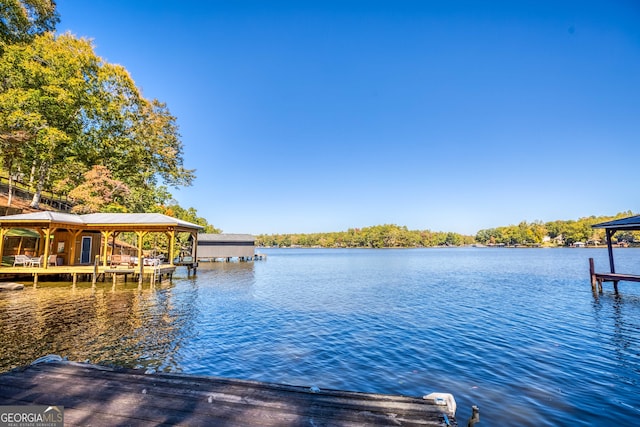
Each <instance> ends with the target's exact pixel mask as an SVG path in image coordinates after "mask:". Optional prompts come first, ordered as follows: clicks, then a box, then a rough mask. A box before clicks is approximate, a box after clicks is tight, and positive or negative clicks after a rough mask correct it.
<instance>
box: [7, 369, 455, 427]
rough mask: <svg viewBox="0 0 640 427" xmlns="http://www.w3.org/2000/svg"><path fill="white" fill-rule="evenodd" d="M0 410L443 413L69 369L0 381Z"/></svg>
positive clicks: (373, 400)
mask: <svg viewBox="0 0 640 427" xmlns="http://www.w3.org/2000/svg"><path fill="white" fill-rule="evenodd" d="M52 399H53V400H55V401H51V400H52ZM0 402H2V404H19V403H21V404H26V403H38V404H52V405H54V404H55V405H62V406H64V407H65V421H66V422H67V423H68V424H69V425H73V424H74V423H76V421H75V420H77V423H78V424H88V423H90V424H91V425H114V423H115V424H129V425H143V424H146V425H149V424H157V425H164V424H167V425H224V426H227V425H228V426H235V425H263V426H272V425H273V426H289V425H291V426H296V425H345V426H347V425H354V426H355V425H372V426H376V425H422V426H442V425H443V423H442V419H443V416H442V412H443V411H446V410H447V407H444V408H443V407H442V406H439V405H436V404H434V402H432V401H427V400H423V399H417V398H411V397H406V396H390V395H378V394H370V393H354V392H345V391H339V390H321V391H320V392H316V393H314V392H312V391H311V390H309V389H308V388H306V387H299V386H289V385H282V384H269V383H261V382H256V381H245V380H232V379H224V378H214V377H201V376H190V375H182V374H152V375H145V374H143V373H141V372H139V371H134V370H123V369H113V368H106V367H95V366H94V365H87V364H75V363H69V362H66V363H65V362H62V363H58V362H56V363H45V364H38V365H33V366H30V367H27V368H26V369H23V370H15V371H11V372H7V373H5V374H2V375H0ZM67 414H69V415H68V416H67ZM451 415H452V414H450V416H449V420H450V421H451V425H454V426H455V425H457V424H455V419H454V417H453V416H451ZM122 419H124V420H125V421H123V420H122Z"/></svg>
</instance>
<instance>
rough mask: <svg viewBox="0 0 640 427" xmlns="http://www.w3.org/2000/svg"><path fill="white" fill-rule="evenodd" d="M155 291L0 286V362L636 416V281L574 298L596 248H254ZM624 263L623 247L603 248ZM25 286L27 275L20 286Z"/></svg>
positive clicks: (562, 415) (505, 410)
mask: <svg viewBox="0 0 640 427" xmlns="http://www.w3.org/2000/svg"><path fill="white" fill-rule="evenodd" d="M262 252H266V253H267V254H268V255H269V257H268V260H267V261H257V262H254V263H227V264H224V263H215V264H204V265H202V266H201V268H200V269H199V270H198V275H197V278H195V279H194V278H188V277H186V271H184V270H178V274H177V275H176V276H174V279H173V281H172V282H171V283H166V282H165V283H164V284H162V285H161V286H157V287H156V288H155V289H152V290H151V289H149V285H148V284H145V286H144V289H142V290H138V287H137V284H133V283H130V284H123V283H118V284H117V285H116V287H115V288H112V286H111V283H98V285H97V286H96V288H95V289H91V286H90V284H81V285H78V286H77V287H76V288H72V287H71V284H70V283H62V282H60V283H40V284H39V285H38V288H37V289H33V288H32V286H30V285H29V286H27V287H26V289H25V290H24V291H16V292H2V293H0V330H1V332H2V333H1V334H0V352H1V354H2V358H1V359H2V360H1V362H0V363H1V365H0V371H6V370H9V369H11V368H13V367H17V366H20V365H24V364H28V363H30V362H31V361H33V360H34V359H36V358H38V357H40V356H43V355H46V354H51V353H53V354H58V355H61V356H64V357H67V358H69V359H70V360H76V361H89V362H92V363H102V364H112V365H118V366H126V367H133V368H145V369H147V368H154V369H156V370H158V371H165V372H184V373H193V374H202V375H214V376H224V377H235V378H244V379H252V380H260V381H269V382H279V383H289V384H297V385H305V386H311V385H315V386H318V387H320V388H321V389H322V388H332V389H347V390H357V391H366V392H378V393H394V394H405V395H412V396H422V395H424V394H426V393H429V392H432V391H443V392H450V393H453V394H454V396H455V397H456V400H457V402H458V419H459V421H460V424H461V425H466V419H467V418H468V417H469V416H470V413H471V409H470V408H471V405H473V404H476V405H478V406H479V407H480V411H481V412H480V413H481V420H482V421H481V424H480V425H486V426H498V425H503V426H506V425H509V426H515V425H518V426H598V425H602V426H609V425H621V426H627V425H637V424H638V422H639V420H640V393H639V391H640V389H639V388H638V386H639V380H640V284H638V283H627V282H622V283H621V284H620V291H621V292H620V294H619V295H615V294H614V293H613V291H612V287H611V284H605V290H604V293H603V294H602V295H595V296H594V294H592V292H591V286H590V283H589V277H588V258H589V257H593V258H595V262H596V267H597V269H598V270H601V271H605V270H606V269H607V268H608V258H607V253H606V250H602V249H489V248H455V249H453V248H452V249H411V250H321V249H266V250H262ZM616 262H617V265H616V266H617V271H620V272H628V273H636V274H638V273H639V272H640V250H637V249H620V250H617V252H616ZM27 283H28V282H27Z"/></svg>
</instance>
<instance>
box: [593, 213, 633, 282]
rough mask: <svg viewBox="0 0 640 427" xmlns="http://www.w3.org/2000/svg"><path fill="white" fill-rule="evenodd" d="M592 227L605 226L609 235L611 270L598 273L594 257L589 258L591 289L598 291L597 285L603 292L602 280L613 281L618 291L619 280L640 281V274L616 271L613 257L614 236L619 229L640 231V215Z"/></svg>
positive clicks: (608, 247)
mask: <svg viewBox="0 0 640 427" xmlns="http://www.w3.org/2000/svg"><path fill="white" fill-rule="evenodd" d="M592 228H603V229H604V230H605V233H606V236H607V250H608V252H609V272H608V273H598V272H596V271H595V265H594V262H593V258H589V274H590V276H591V289H592V290H593V291H594V292H596V287H597V290H598V291H599V292H602V282H613V288H614V290H615V292H616V293H617V292H618V282H620V281H628V282H640V275H636V274H622V273H617V272H616V266H615V261H614V258H613V236H614V234H616V232H617V231H621V230H624V231H639V230H640V215H635V216H631V217H627V218H622V219H616V220H613V221H607V222H601V223H599V224H594V225H592Z"/></svg>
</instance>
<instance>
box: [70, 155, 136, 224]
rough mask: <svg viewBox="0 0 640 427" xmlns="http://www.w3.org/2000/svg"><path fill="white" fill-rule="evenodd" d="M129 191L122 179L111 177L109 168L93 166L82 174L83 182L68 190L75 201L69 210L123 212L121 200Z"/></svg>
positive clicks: (74, 211)
mask: <svg viewBox="0 0 640 427" xmlns="http://www.w3.org/2000/svg"><path fill="white" fill-rule="evenodd" d="M129 192H130V191H129V188H128V187H127V186H126V185H125V184H124V183H123V182H122V181H119V180H117V179H113V178H112V177H111V172H110V171H109V169H107V168H106V167H104V166H94V167H93V168H91V170H90V171H88V172H87V173H85V174H84V182H83V183H82V184H80V185H78V186H77V187H75V188H74V189H73V190H71V191H70V192H69V198H70V199H71V200H73V201H74V202H75V203H76V205H75V206H74V207H73V209H72V210H71V212H73V213H79V214H86V213H95V212H123V211H125V210H126V209H125V207H124V205H123V201H124V200H125V199H126V197H127V195H128V194H129Z"/></svg>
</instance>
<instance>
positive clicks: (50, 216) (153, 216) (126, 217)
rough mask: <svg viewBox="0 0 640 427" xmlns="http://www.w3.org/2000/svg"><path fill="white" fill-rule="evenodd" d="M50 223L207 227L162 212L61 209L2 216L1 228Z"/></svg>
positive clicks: (84, 225) (68, 224)
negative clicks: (80, 213) (75, 213)
mask: <svg viewBox="0 0 640 427" xmlns="http://www.w3.org/2000/svg"><path fill="white" fill-rule="evenodd" d="M37 224H41V225H42V224H47V225H56V226H62V227H64V226H71V227H73V228H87V229H92V228H98V227H99V228H104V227H107V228H131V227H132V226H140V227H144V228H149V227H159V228H167V227H173V228H175V229H176V230H179V231H183V230H184V231H197V230H201V229H203V228H204V227H202V226H200V225H198V224H193V223H191V222H188V221H183V220H181V219H178V218H173V217H170V216H167V215H163V214H159V213H117V212H116V213H93V214H85V215H74V214H69V213H62V212H51V211H46V212H32V213H26V214H18V215H7V216H2V217H0V227H11V226H17V227H18V226H35V225H37Z"/></svg>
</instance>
